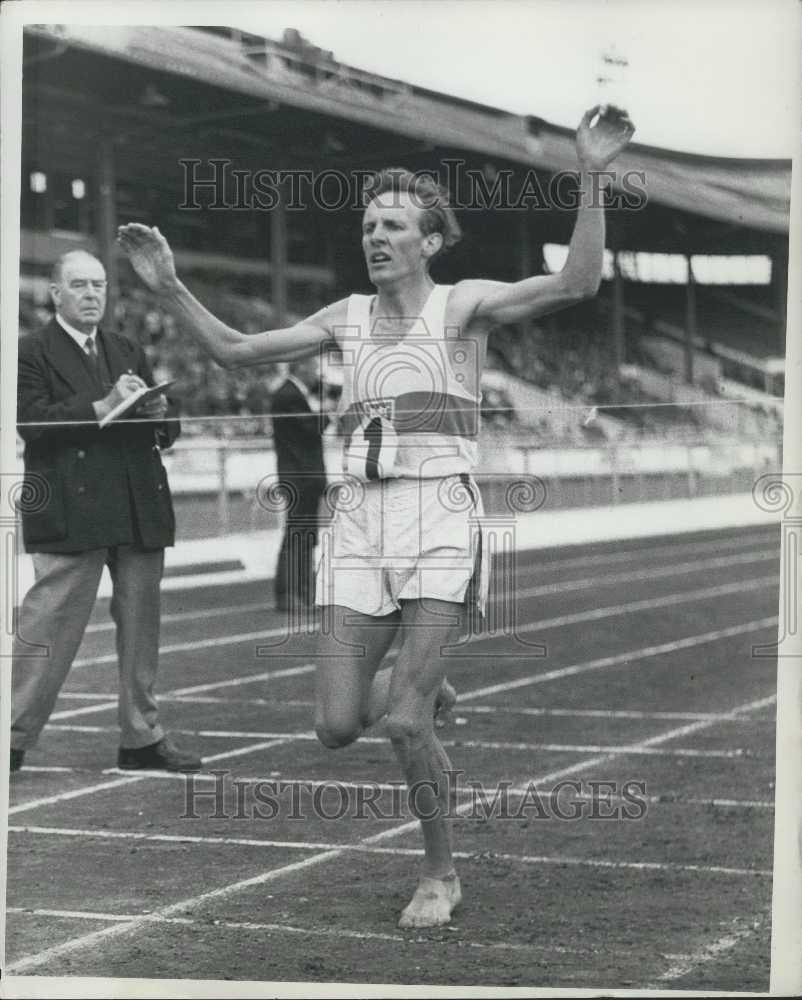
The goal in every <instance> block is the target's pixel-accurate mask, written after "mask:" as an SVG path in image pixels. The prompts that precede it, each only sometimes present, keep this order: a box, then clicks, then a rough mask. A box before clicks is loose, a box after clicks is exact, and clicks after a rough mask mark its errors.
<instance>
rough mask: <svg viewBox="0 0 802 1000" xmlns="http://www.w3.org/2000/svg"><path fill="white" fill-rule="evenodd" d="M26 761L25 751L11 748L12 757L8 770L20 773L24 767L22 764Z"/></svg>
mask: <svg viewBox="0 0 802 1000" xmlns="http://www.w3.org/2000/svg"><path fill="white" fill-rule="evenodd" d="M23 760H25V751H24V750H15V749H14V747H12V748H11V757H10V759H9V765H8V769H9V771H19V769H20V768H21V767H22V762H23Z"/></svg>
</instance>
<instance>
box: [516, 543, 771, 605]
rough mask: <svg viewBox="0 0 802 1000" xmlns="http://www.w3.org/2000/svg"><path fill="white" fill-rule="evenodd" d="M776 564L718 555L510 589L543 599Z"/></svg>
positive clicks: (762, 556) (753, 557)
mask: <svg viewBox="0 0 802 1000" xmlns="http://www.w3.org/2000/svg"><path fill="white" fill-rule="evenodd" d="M770 561H774V562H778V563H779V560H778V557H777V556H768V555H766V553H765V552H761V553H758V554H757V555H749V554H739V555H735V556H722V557H721V559H707V560H705V561H701V560H693V561H691V562H685V563H675V564H674V565H671V566H652V567H650V568H649V569H643V570H636V571H635V572H632V571H631V570H628V571H627V572H626V573H608V574H605V575H604V576H590V577H584V578H583V579H580V580H566V581H563V582H561V583H544V584H541V585H540V586H538V587H526V588H524V589H523V590H521V589H518V588H516V589H515V590H514V593H515V596H516V597H546V596H550V595H552V594H564V593H572V592H574V591H577V590H589V589H593V588H596V587H609V586H613V585H614V584H616V583H638V582H641V581H644V580H657V579H662V578H664V577H667V576H680V575H682V574H687V573H704V572H707V571H708V570H711V569H728V568H729V567H731V566H747V565H750V564H751V563H759V562H770ZM770 579H773V580H774V581H775V582H776V584H777V586H779V581H780V569H779V564H778V566H777V572H776V573H775V574H773V576H772V577H770Z"/></svg>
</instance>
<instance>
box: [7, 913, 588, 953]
mask: <svg viewBox="0 0 802 1000" xmlns="http://www.w3.org/2000/svg"><path fill="white" fill-rule="evenodd" d="M6 913H13V914H15V915H16V914H23V915H24V914H29V915H31V916H36V917H61V918H66V919H70V920H102V921H104V922H106V923H113V922H117V923H129V922H130V921H132V920H137V919H139V918H141V917H144V918H145V919H147V920H150V921H151V922H152V923H154V924H177V925H179V926H197V925H202V926H203V927H204V928H205V929H209V927H210V926H213V927H214V928H216V929H220V928H225V929H226V930H247V931H261V932H263V933H268V934H270V933H277V934H297V935H301V936H304V935H305V936H307V937H327V938H339V939H346V940H347V939H353V940H357V941H394V942H400V943H401V944H423V945H430V944H431V943H432V942H431V940H430V939H429V938H422V937H421V936H420V933H419V932H418V931H412V932H410V933H411V934H414V936H412V937H403V936H402V935H401V934H382V933H381V932H380V931H355V930H349V929H348V928H347V927H297V926H295V925H293V924H277V923H270V924H267V923H259V922H257V921H254V920H214V921H212V924H211V925H210V923H209V922H208V921H205V920H204V921H200V920H194V919H193V918H192V917H162V916H159V915H158V914H139V913H130V914H128V913H97V912H92V911H91V910H48V909H31V910H28V909H25V908H24V907H21V906H9V907H8V908H7V909H6ZM444 943H445V942H442V941H439V942H438V945H439V946H440V947H442V945H443V944H444ZM452 943H453V944H454V945H455V946H457V947H460V948H477V949H481V950H494V951H524V952H531V951H541V952H545V953H547V954H549V953H554V954H559V955H585V956H587V955H592V954H594V952H592V951H591V950H590V949H587V948H566V947H565V946H563V945H552V944H533V943H531V942H526V943H520V942H516V941H466V940H465V939H464V938H458V939H455V940H454V941H453V942H452Z"/></svg>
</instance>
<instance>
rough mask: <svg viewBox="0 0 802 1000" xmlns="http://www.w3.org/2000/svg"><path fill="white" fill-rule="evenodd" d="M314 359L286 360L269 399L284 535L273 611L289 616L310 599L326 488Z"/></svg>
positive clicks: (322, 417)
mask: <svg viewBox="0 0 802 1000" xmlns="http://www.w3.org/2000/svg"><path fill="white" fill-rule="evenodd" d="M321 405H322V401H321V395H320V364H319V361H318V358H317V356H316V355H313V356H312V357H309V358H304V359H303V360H301V361H296V362H294V363H292V364H291V365H290V366H289V372H288V374H287V378H286V379H285V380H284V382H283V383H282V384H281V385H280V386H279V388H278V389H277V390H276V392H275V394H274V395H273V398H272V400H271V404H270V410H271V413H272V415H273V444H274V447H275V450H276V465H277V469H278V478H279V484H280V486H281V488H282V490H283V492H284V494H285V495H286V497H287V503H288V506H287V513H286V519H285V523H284V537H283V539H282V542H281V549H280V550H279V556H278V565H277V567H276V581H275V600H276V609H277V610H278V611H287V612H289V614H290V618H291V619H292V618H293V617H297V615H298V614H299V613H300V612H301V611H302V610H303V609H305V608H308V607H310V606H311V605H312V604H314V600H315V568H314V555H315V546H316V545H317V540H318V529H319V507H320V499H321V497H322V496H323V492H324V491H325V489H326V466H325V463H324V459H323V440H322V436H321V435H322V434H323V431H324V430H325V429H326V426H327V425H328V422H329V420H328V417H327V416H326V415H325V414H324V413H322V412H321Z"/></svg>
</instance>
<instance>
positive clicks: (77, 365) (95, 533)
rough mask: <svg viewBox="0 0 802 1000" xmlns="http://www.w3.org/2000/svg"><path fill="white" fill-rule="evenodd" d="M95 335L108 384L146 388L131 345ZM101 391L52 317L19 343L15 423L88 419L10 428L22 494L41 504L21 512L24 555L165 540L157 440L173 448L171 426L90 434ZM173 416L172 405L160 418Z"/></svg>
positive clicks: (165, 494)
mask: <svg viewBox="0 0 802 1000" xmlns="http://www.w3.org/2000/svg"><path fill="white" fill-rule="evenodd" d="M99 339H100V341H101V342H102V347H103V351H104V354H105V358H106V361H107V363H108V368H109V374H110V375H111V378H112V381H116V380H117V378H118V377H119V376H120V375H122V374H123V373H124V372H125V371H127V370H128V369H130V370H131V371H133V372H135V373H136V374H137V375H139V376H140V377H141V378H142V379H144V381H145V382H147V383H148V384H149V385H152V384H153V376H152V374H151V371H150V366H149V365H148V362H147V359H146V357H145V353H144V351H143V350H142V348H141V347H140V346H139V345H138V344H134V343H133V342H132V341H130V340H127V339H126V338H125V337H121V336H120V335H119V334H115V333H107V332H105V331H101V333H100V337H99ZM106 391H107V390H106V389H105V388H104V387H103V386H102V385H101V383H100V381H99V379H98V378H97V376H96V375H95V374H94V373H93V371H92V368H91V365H90V363H89V361H88V359H87V358H86V357H85V355H84V354H83V352H82V351H81V348H80V347H79V346H78V345H77V344H76V343H75V341H74V340H73V339H72V338H71V337H70V336H69V334H68V333H67V332H66V331H65V330H64V329H63V328H62V327H61V326H59V324H58V323H57V322H56V320H55V319H53V320H51V322H50V323H48V324H47V325H46V326H45V327H43V328H42V329H41V330H39V331H37V332H36V333H32V334H30V335H29V336H26V337H23V338H22V339H21V340H20V342H19V365H18V377H17V419H18V420H19V421H20V422H27V421H48V422H49V421H53V422H54V423H55V422H57V421H69V420H84V421H88V423H86V424H85V425H83V426H67V427H59V426H54V427H20V428H19V433H20V435H21V437H22V438H23V440H24V441H25V474H26V477H27V478H28V480H29V483H30V489H31V494H30V495H32V496H39V495H40V494H43V502H42V503H30V504H26V505H24V506H23V514H22V531H23V538H24V541H25V548H26V549H27V551H28V552H83V551H87V550H89V549H95V548H105V547H106V546H110V545H120V544H126V543H137V544H139V545H141V546H143V547H144V548H148V549H157V548H162V547H164V546H165V545H172V544H173V541H174V535H175V517H174V514H173V505H172V499H171V497H170V488H169V485H168V483H167V475H166V473H165V471H164V467H163V466H162V462H161V456H160V453H159V445H158V444H157V440H158V441H159V443H161V444H164V445H170V444H172V442H173V441H174V440H175V438H176V437H177V436H178V434H179V425H178V423H177V422H172V421H171V422H166V423H164V424H159V425H156V426H158V433H157V432H156V431H155V430H154V425H153V424H136V423H128V424H126V422H125V421H120V422H118V423H112V424H110V425H109V426H107V427H104V428H99V427H98V426H97V418H96V416H95V411H94V408H93V407H92V403H93V401H95V400H98V399H101V398H102V397H103V396H105V395H106ZM175 412H177V411H175V409H174V408H173V412H172V413H171V412H169V411H168V415H169V416H173V415H175ZM26 508H28V509H26Z"/></svg>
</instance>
